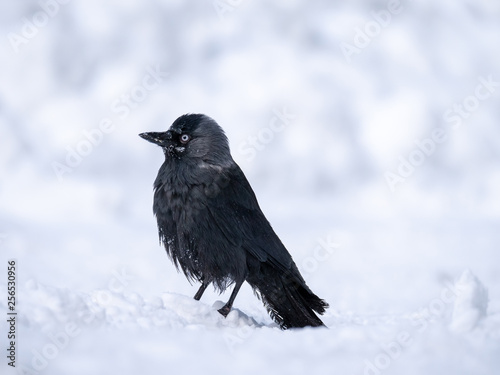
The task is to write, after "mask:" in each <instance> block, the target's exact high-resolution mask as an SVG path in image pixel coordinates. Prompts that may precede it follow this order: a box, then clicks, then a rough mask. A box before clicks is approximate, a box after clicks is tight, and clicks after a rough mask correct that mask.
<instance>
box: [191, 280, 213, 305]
mask: <svg viewBox="0 0 500 375" xmlns="http://www.w3.org/2000/svg"><path fill="white" fill-rule="evenodd" d="M209 285H210V283H207V282H206V281H203V282H202V283H201V286H200V289H198V291H197V292H196V294H195V295H194V299H195V300H197V301H199V300H200V298H201V296H202V295H203V293H204V292H205V289H207V286H209Z"/></svg>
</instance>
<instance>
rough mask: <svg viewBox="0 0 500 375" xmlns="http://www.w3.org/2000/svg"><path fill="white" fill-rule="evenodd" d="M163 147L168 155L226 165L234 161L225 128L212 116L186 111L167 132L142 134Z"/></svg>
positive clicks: (179, 158) (180, 158)
mask: <svg viewBox="0 0 500 375" xmlns="http://www.w3.org/2000/svg"><path fill="white" fill-rule="evenodd" d="M139 136H140V137H142V138H144V139H145V140H147V141H149V142H151V143H154V144H157V145H158V146H160V147H161V148H162V149H163V152H164V153H165V158H167V159H174V160H175V159H177V160H185V161H188V160H190V161H195V162H206V163H209V164H214V165H221V166H222V165H225V164H227V163H229V162H231V161H232V158H231V153H230V150H229V143H228V140H227V137H226V135H225V133H224V130H222V128H221V127H220V126H219V125H218V124H217V123H216V122H215V121H214V120H212V119H211V118H210V117H208V116H205V115H202V114H187V115H183V116H181V117H179V118H178V119H177V120H175V121H174V123H173V124H172V126H170V128H169V129H168V130H167V131H165V132H148V133H141V134H139Z"/></svg>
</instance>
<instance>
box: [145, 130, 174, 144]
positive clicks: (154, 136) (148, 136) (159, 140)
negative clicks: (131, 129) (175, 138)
mask: <svg viewBox="0 0 500 375" xmlns="http://www.w3.org/2000/svg"><path fill="white" fill-rule="evenodd" d="M165 133H166V132H165ZM165 133H157V132H149V133H141V134H139V137H141V138H143V139H145V140H146V141H148V142H151V143H154V144H156V145H158V146H165V141H166V140H167V139H169V138H171V136H170V137H166V136H165Z"/></svg>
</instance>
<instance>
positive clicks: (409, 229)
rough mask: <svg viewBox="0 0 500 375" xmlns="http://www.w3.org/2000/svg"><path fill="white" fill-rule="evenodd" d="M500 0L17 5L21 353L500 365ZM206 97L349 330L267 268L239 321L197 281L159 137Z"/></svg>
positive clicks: (7, 165) (1, 12) (14, 142)
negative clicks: (293, 314)
mask: <svg viewBox="0 0 500 375" xmlns="http://www.w3.org/2000/svg"><path fill="white" fill-rule="evenodd" d="M223 4H226V5H227V6H226V7H224V6H223ZM499 19H500V3H499V2H496V1H491V0H474V1H472V0H463V1H454V0H442V1H431V0H422V1H381V0H374V1H368V0H355V1H348V2H347V1H337V0H333V1H332V0H317V1H306V0H276V1H269V2H263V1H260V2H259V1H227V0H222V1H212V0H206V1H199V0H186V1H179V0H157V1H140V0H127V1H123V0H122V1H118V0H110V1H97V0H72V1H62V0H25V1H3V2H0V35H1V36H2V37H1V38H0V56H1V59H0V82H1V85H0V135H1V145H0V171H1V173H2V179H1V182H0V198H1V199H0V308H1V310H0V313H2V314H3V315H2V318H1V320H0V321H1V323H0V349H1V351H2V353H5V352H6V350H5V349H6V346H7V338H6V337H7V334H6V333H7V328H8V325H7V321H6V320H7V319H5V317H6V315H5V314H4V310H5V309H6V308H7V305H6V303H7V295H6V286H7V285H6V283H7V275H6V270H7V260H9V259H16V262H17V305H16V308H17V311H18V317H17V332H18V337H17V341H16V350H17V357H16V364H17V366H18V367H17V368H16V369H12V368H10V367H9V366H8V365H7V359H6V358H5V357H2V358H3V360H2V361H1V362H0V373H1V374H2V375H3V374H6V375H11V374H36V375H38V374H41V375H45V374H48V375H68V374H71V375H79V374H82V375H83V374H86V375H87V374H96V375H99V374H121V375H129V374H130V375H132V374H158V373H169V374H170V373H172V374H210V375H212V374H217V375H224V374H238V375H245V374H252V375H255V374H263V375H264V374H273V375H280V374H287V375H290V374H301V375H302V374H304V373H311V374H340V375H343V374H349V375H356V374H359V375H380V374H384V375H385V374H397V375H399V374H405V375H413V374H415V375H416V374H419V375H420V374H425V375H437V374H454V375H456V374H464V375H465V374H467V375H469V374H485V375H496V374H498V373H500V355H499V353H500V287H499V286H500V257H499V251H498V250H499V246H498V245H499V244H500V231H499V228H500V169H499V165H500V127H499V124H500V106H499V105H498V103H499V100H500V83H499V82H500V49H499V48H498V46H500V22H498V20H499ZM188 112H191V113H205V114H207V115H209V116H211V117H213V118H214V119H215V120H216V121H217V122H218V123H219V124H220V125H221V126H222V127H223V128H224V129H225V131H226V133H227V136H228V139H229V141H230V146H231V151H232V154H233V157H234V159H235V160H236V162H237V163H238V164H239V165H240V166H241V168H242V170H243V171H244V172H245V174H246V176H247V178H248V179H249V181H250V183H251V185H252V187H253V188H254V190H255V192H256V195H257V197H258V199H259V203H260V206H261V208H262V210H263V211H264V213H265V215H266V217H267V218H268V219H269V221H270V222H271V224H272V225H273V228H274V229H275V231H276V232H277V234H278V235H279V237H280V238H281V239H282V241H283V242H284V244H285V246H286V247H287V249H288V250H289V251H290V253H291V254H292V256H293V258H294V260H295V262H296V263H297V266H298V268H299V269H300V270H301V273H302V274H303V276H304V278H305V280H306V281H307V283H308V285H309V286H310V287H311V289H312V290H313V291H314V292H315V293H316V294H317V295H318V296H320V297H321V298H324V299H325V300H326V301H327V302H328V303H329V304H330V306H331V307H330V309H328V310H327V312H326V314H325V315H324V316H323V317H322V319H323V321H324V322H325V324H326V325H327V326H328V328H324V329H309V328H307V329H302V330H290V331H281V330H280V329H279V328H278V327H277V326H276V325H275V324H274V323H273V322H272V320H271V319H270V318H269V316H268V314H267V312H266V310H265V308H264V307H263V305H262V303H261V302H260V301H259V300H258V299H257V298H256V297H255V295H254V294H253V292H252V290H251V288H250V287H249V286H248V285H244V286H243V287H242V289H241V291H240V294H239V295H238V297H237V298H236V301H235V303H234V310H233V311H232V312H231V313H230V314H229V316H228V317H227V319H223V318H222V317H221V316H219V314H218V313H217V312H216V310H217V308H218V307H220V306H221V304H222V303H223V302H225V301H227V299H228V298H229V294H230V293H229V291H227V292H225V293H224V294H222V295H219V294H217V293H215V292H214V291H213V290H212V289H210V288H209V289H207V291H206V292H205V294H204V295H203V298H202V299H201V300H200V301H199V302H198V301H194V300H193V298H192V297H193V296H194V294H195V293H196V290H197V288H198V285H190V284H189V282H188V281H187V280H186V279H185V277H184V276H183V275H181V274H179V273H177V272H176V270H175V267H174V266H173V265H172V264H171V262H170V261H169V260H168V258H167V256H166V254H165V251H164V249H162V248H161V247H160V246H159V245H158V235H157V228H156V222H155V218H154V217H153V214H152V209H151V206H152V198H153V192H152V184H153V181H154V178H155V177H156V173H157V171H158V168H159V167H160V165H161V163H162V159H163V155H162V152H161V150H160V149H158V148H157V147H154V146H153V145H151V144H149V143H147V142H145V141H144V140H142V139H141V138H139V137H138V134H139V133H142V132H145V131H162V130H165V129H167V128H168V127H169V126H170V124H171V123H172V122H173V121H174V120H175V119H176V118H177V117H178V116H179V115H181V114H184V113H188ZM466 270H470V271H466ZM455 280H457V281H455Z"/></svg>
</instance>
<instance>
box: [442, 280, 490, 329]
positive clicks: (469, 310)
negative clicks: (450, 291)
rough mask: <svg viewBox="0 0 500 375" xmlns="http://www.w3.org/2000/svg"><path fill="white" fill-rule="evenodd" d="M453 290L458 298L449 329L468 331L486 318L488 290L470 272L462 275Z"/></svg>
mask: <svg viewBox="0 0 500 375" xmlns="http://www.w3.org/2000/svg"><path fill="white" fill-rule="evenodd" d="M455 288H456V290H457V294H458V297H457V298H456V299H455V302H454V307H453V316H452V319H451V329H452V330H454V331H470V330H472V329H473V328H474V327H476V326H477V325H478V323H479V322H480V321H481V320H482V319H483V318H484V317H485V316H486V313H487V309H488V290H487V289H486V288H485V287H484V285H483V284H482V283H481V281H479V280H478V278H477V277H476V276H475V275H474V274H473V273H472V272H471V271H470V270H465V271H464V272H463V273H462V275H461V276H460V278H459V279H458V281H457V282H456V284H455Z"/></svg>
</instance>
